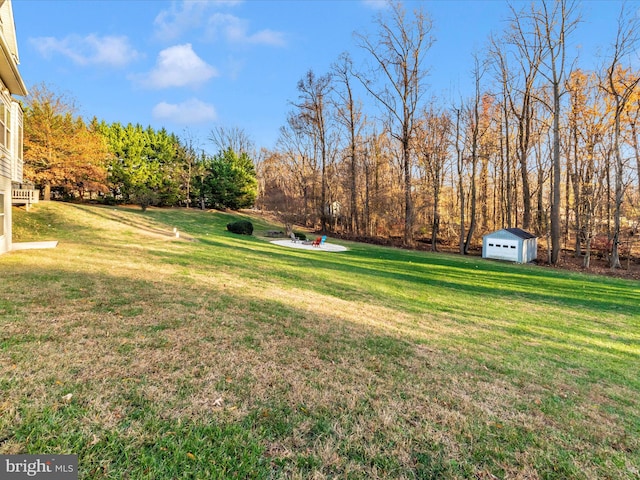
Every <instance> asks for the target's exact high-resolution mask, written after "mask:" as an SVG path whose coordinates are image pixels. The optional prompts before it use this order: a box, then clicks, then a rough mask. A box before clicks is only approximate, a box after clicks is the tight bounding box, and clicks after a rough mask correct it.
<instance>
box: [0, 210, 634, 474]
mask: <svg viewBox="0 0 640 480" xmlns="http://www.w3.org/2000/svg"><path fill="white" fill-rule="evenodd" d="M239 217H242V215H229V214H222V213H211V212H200V211H195V210H192V211H185V210H158V209H150V210H148V211H147V212H144V213H143V212H141V211H140V210H137V209H128V208H113V207H108V208H107V207H96V206H84V205H69V204H59V203H43V204H38V205H36V206H34V207H33V208H32V211H31V212H29V213H26V212H24V211H23V210H18V209H15V210H14V221H15V224H16V226H15V228H14V241H33V240H54V239H55V240H59V246H58V247H57V248H56V249H53V250H32V251H28V250H25V251H17V252H13V253H10V254H7V255H3V256H2V257H0V284H1V285H2V288H3V295H2V298H1V299H0V454H7V453H9V454H10V453H75V454H78V456H79V461H80V462H79V463H80V478H87V479H88V478H92V479H93V478H113V479H120V478H132V479H134V478H135V479H138V478H149V479H151V478H203V479H204V478H265V479H267V478H336V477H337V478H358V479H359V478H363V479H369V478H420V479H426V478H434V479H435V478H494V477H497V478H578V479H582V478H584V479H591V478H612V479H632V478H638V475H639V472H640V400H639V399H640V376H639V375H638V372H639V370H638V364H639V362H638V360H640V285H639V284H638V283H637V282H631V281H623V280H618V279H613V278H605V277H596V276H590V275H583V274H577V273H570V272H565V271H561V270H556V269H549V268H543V267H535V266H522V265H511V264H507V263H500V262H492V261H483V260H481V259H479V258H474V257H461V256H452V255H444V254H429V253H424V252H412V251H405V250H399V249H391V248H383V247H377V246H372V245H363V244H356V243H349V242H340V243H344V244H345V245H346V246H348V248H349V250H348V251H347V252H343V253H333V254H331V253H326V252H319V251H302V250H295V249H287V248H283V247H277V246H275V245H272V244H270V243H268V241H267V240H266V239H264V238H262V236H261V232H266V231H267V230H279V229H281V226H278V225H269V224H268V223H266V222H264V221H261V220H259V219H252V221H253V222H254V225H255V231H254V233H255V236H252V237H245V236H237V235H234V234H231V233H229V232H227V231H226V229H225V226H226V224H227V223H229V222H230V221H232V220H234V219H238V218H239ZM174 228H177V229H178V230H179V231H180V233H181V235H180V238H179V239H177V238H176V237H175V235H174V234H173V229H174ZM330 241H333V240H331V239H330ZM69 395H71V396H70V397H69Z"/></svg>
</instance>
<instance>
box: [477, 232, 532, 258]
mask: <svg viewBox="0 0 640 480" xmlns="http://www.w3.org/2000/svg"><path fill="white" fill-rule="evenodd" d="M537 256H538V238H537V237H536V236H535V235H533V234H531V233H529V232H525V231H524V230H522V229H520V228H503V229H502V230H497V231H495V232H493V233H489V234H487V235H485V236H484V237H482V258H495V259H498V260H509V261H511V262H516V263H529V262H531V261H533V260H535V259H536V258H537Z"/></svg>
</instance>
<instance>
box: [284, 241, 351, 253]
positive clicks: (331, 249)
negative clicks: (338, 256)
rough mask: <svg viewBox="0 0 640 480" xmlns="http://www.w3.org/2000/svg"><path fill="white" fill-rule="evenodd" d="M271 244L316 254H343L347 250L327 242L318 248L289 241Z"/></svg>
mask: <svg viewBox="0 0 640 480" xmlns="http://www.w3.org/2000/svg"><path fill="white" fill-rule="evenodd" d="M271 243H273V244H275V245H280V246H281V247H289V248H298V249H300V250H315V251H318V252H345V251H347V250H348V248H347V247H343V246H342V245H336V244H335V243H327V242H325V243H324V244H323V245H320V246H319V247H314V246H313V245H305V244H304V243H302V242H293V241H292V240H290V239H286V240H272V241H271Z"/></svg>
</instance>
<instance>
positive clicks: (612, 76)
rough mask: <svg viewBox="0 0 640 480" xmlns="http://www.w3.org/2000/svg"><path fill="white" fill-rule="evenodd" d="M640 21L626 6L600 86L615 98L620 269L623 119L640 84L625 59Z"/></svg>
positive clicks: (616, 264) (615, 263)
mask: <svg viewBox="0 0 640 480" xmlns="http://www.w3.org/2000/svg"><path fill="white" fill-rule="evenodd" d="M639 28H640V23H639V19H638V17H637V16H636V15H627V14H626V12H625V6H624V5H623V6H622V8H621V10H620V15H619V16H618V29H617V32H616V38H615V41H614V43H613V46H612V52H611V56H610V62H609V64H608V65H607V66H606V68H605V71H604V73H603V78H602V80H601V87H602V88H603V89H604V90H605V91H606V92H607V94H608V95H609V97H610V99H611V100H612V101H613V125H614V127H613V154H614V157H615V164H614V168H615V209H614V215H613V238H612V241H611V244H612V246H611V268H620V266H621V265H620V254H619V243H620V217H621V211H622V200H623V197H624V191H625V188H624V182H623V174H624V162H623V158H622V152H621V151H620V150H621V149H620V130H621V127H620V119H621V117H622V114H623V112H624V110H625V108H626V107H627V104H628V102H629V99H630V98H631V95H632V94H633V93H634V91H635V90H636V88H637V87H638V82H640V77H638V76H636V75H625V72H624V71H623V66H622V62H623V61H624V60H625V58H626V57H627V56H628V55H629V54H630V53H632V52H633V51H634V50H635V47H636V46H637V44H638V34H639Z"/></svg>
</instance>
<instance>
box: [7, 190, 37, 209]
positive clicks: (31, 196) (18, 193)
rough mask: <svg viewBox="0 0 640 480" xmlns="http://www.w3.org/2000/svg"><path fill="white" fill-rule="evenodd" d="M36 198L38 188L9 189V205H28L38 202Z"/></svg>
mask: <svg viewBox="0 0 640 480" xmlns="http://www.w3.org/2000/svg"><path fill="white" fill-rule="evenodd" d="M38 200H40V190H27V189H22V188H12V189H11V205H26V206H27V207H29V206H31V205H33V204H34V203H38Z"/></svg>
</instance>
